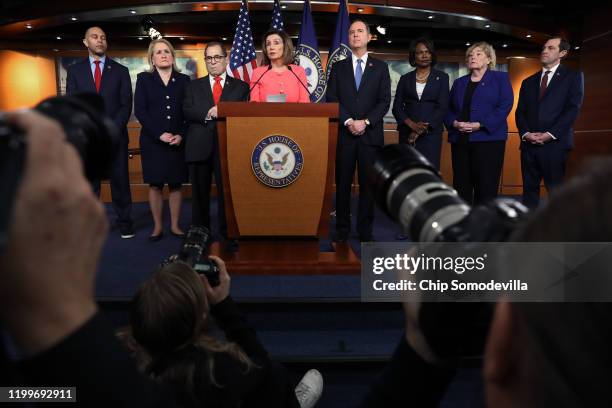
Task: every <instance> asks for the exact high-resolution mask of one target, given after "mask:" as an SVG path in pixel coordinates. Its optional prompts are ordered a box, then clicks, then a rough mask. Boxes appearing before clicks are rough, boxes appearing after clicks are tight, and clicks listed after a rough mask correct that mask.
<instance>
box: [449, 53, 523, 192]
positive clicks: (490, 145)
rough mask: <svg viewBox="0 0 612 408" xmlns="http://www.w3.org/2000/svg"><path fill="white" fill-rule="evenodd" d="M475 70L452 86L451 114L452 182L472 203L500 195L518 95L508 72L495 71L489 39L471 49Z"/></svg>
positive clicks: (468, 58)
mask: <svg viewBox="0 0 612 408" xmlns="http://www.w3.org/2000/svg"><path fill="white" fill-rule="evenodd" d="M466 62H467V65H468V68H469V70H470V74H468V75H465V76H462V77H461V78H458V79H457V80H456V81H455V82H454V83H453V87H452V88H451V92H450V104H449V109H448V113H447V115H446V119H445V120H444V122H445V125H446V128H447V129H448V141H449V142H450V143H451V151H452V160H453V187H454V188H455V190H457V192H458V193H459V196H461V198H463V199H464V200H465V201H466V202H467V203H468V204H483V203H486V202H488V201H490V200H491V199H493V198H495V197H496V196H497V192H498V189H499V180H500V177H501V172H502V167H503V164H504V150H505V148H506V139H507V138H508V123H507V122H506V119H507V117H508V114H509V113H510V111H511V110H512V104H513V103H514V95H513V92H512V85H511V84H510V78H509V77H508V73H506V72H500V71H493V68H495V50H494V49H493V47H492V46H491V45H489V44H487V43H486V42H479V43H476V44H474V45H472V46H471V47H470V48H468V50H467V52H466Z"/></svg>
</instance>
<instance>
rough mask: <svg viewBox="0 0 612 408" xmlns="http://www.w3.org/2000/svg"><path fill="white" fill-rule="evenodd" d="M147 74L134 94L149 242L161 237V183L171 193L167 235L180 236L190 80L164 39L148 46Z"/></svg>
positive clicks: (143, 74)
mask: <svg viewBox="0 0 612 408" xmlns="http://www.w3.org/2000/svg"><path fill="white" fill-rule="evenodd" d="M148 56H149V65H150V66H151V70H150V71H149V72H142V73H140V74H138V80H137V81H136V92H135V94H134V112H135V114H136V117H137V118H138V121H139V122H140V124H141V125H142V130H141V132H140V151H141V160H142V174H143V178H144V182H145V183H148V184H149V205H150V207H151V214H152V215H153V223H154V227H153V233H152V234H151V236H150V237H149V240H150V241H158V240H160V239H161V237H162V236H163V228H162V207H163V195H162V190H163V188H164V184H168V188H169V190H170V200H169V201H170V221H171V228H170V229H171V232H172V234H173V235H176V236H179V237H180V236H183V235H184V233H183V231H182V230H181V228H180V227H179V224H178V221H179V217H180V211H181V184H183V183H186V182H187V166H186V164H185V158H184V152H183V144H182V140H183V135H185V130H186V124H185V121H184V119H183V110H182V103H183V96H184V94H185V87H186V86H187V84H188V83H189V77H188V76H187V75H184V74H180V73H179V72H178V69H177V67H176V64H175V52H174V48H173V47H172V44H170V43H169V42H168V41H167V40H164V39H158V40H154V41H151V44H150V45H149V51H148Z"/></svg>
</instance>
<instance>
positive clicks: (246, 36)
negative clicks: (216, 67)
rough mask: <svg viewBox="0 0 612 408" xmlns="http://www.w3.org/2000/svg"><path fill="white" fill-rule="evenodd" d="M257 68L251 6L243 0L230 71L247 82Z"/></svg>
mask: <svg viewBox="0 0 612 408" xmlns="http://www.w3.org/2000/svg"><path fill="white" fill-rule="evenodd" d="M255 68H257V59H256V56H255V45H254V44H253V34H251V22H250V21H249V8H248V5H247V0H242V5H241V6H240V15H239V16H238V22H237V23H236V34H235V35H234V42H233V43H232V52H231V53H230V63H229V65H228V73H229V74H230V75H231V76H233V77H234V78H240V79H242V80H243V81H245V82H250V81H251V73H252V72H253V70H254V69H255Z"/></svg>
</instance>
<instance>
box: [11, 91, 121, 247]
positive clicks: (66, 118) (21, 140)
mask: <svg viewBox="0 0 612 408" xmlns="http://www.w3.org/2000/svg"><path fill="white" fill-rule="evenodd" d="M34 109H35V110H36V111H38V112H40V113H43V114H44V115H46V116H49V117H50V118H52V119H55V120H57V121H58V122H59V123H60V125H61V126H62V128H63V130H64V132H65V134H66V140H67V141H68V142H69V143H71V144H72V145H73V146H74V147H75V148H76V149H77V151H78V153H79V156H80V157H81V160H82V161H83V167H84V169H85V176H86V177H87V178H88V179H89V180H90V181H93V180H101V179H104V178H108V174H109V171H110V165H111V160H112V157H113V155H114V153H115V149H116V147H117V140H118V132H117V128H116V127H115V124H114V123H113V121H112V120H110V119H109V118H107V117H106V116H105V114H104V101H103V100H102V98H101V97H100V96H99V95H97V94H88V93H83V94H79V95H72V96H61V97H53V98H48V99H45V100H43V101H42V102H40V103H39V104H38V105H37V106H36V107H35V108H34ZM26 152H27V139H26V138H25V137H24V134H23V132H22V130H21V129H17V128H15V127H14V126H11V125H9V124H7V123H6V122H5V121H3V120H2V118H1V117H0V249H2V248H4V246H5V244H6V241H7V239H8V237H7V234H8V231H7V229H8V223H9V219H10V215H11V210H12V208H13V201H14V196H15V193H16V191H17V188H18V186H19V182H20V180H21V175H22V172H23V166H24V163H25V161H26V159H27V158H26Z"/></svg>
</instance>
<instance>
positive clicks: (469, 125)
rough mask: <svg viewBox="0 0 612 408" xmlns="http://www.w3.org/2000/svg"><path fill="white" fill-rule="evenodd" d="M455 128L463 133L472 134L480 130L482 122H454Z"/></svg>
mask: <svg viewBox="0 0 612 408" xmlns="http://www.w3.org/2000/svg"><path fill="white" fill-rule="evenodd" d="M453 127H454V128H455V129H457V130H458V131H460V132H461V133H472V132H475V131H477V130H480V122H459V121H454V122H453Z"/></svg>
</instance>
